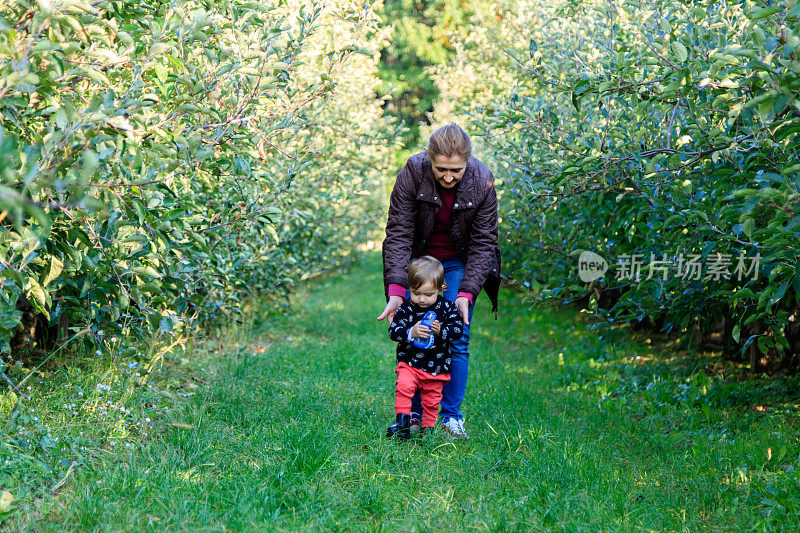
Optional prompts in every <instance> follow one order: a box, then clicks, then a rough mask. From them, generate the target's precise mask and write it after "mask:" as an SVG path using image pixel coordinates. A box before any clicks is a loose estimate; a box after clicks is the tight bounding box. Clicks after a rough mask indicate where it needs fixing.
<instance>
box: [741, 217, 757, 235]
mask: <svg viewBox="0 0 800 533" xmlns="http://www.w3.org/2000/svg"><path fill="white" fill-rule="evenodd" d="M755 227H756V221H755V220H753V219H752V218H748V219H747V220H745V221H744V223H743V224H742V231H743V232H744V234H745V235H747V238H748V239H752V238H753V230H754V229H755Z"/></svg>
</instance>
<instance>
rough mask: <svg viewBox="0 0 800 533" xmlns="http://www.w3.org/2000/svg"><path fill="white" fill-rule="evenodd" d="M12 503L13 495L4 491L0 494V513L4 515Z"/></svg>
mask: <svg viewBox="0 0 800 533" xmlns="http://www.w3.org/2000/svg"><path fill="white" fill-rule="evenodd" d="M13 502H14V495H13V494H11V493H10V492H8V491H7V490H4V491H3V492H2V494H0V512H2V513H5V512H6V511H8V507H9V506H10V505H11V504H12V503H13Z"/></svg>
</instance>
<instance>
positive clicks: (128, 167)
mask: <svg viewBox="0 0 800 533" xmlns="http://www.w3.org/2000/svg"><path fill="white" fill-rule="evenodd" d="M377 24H378V20H377V17H376V16H375V15H374V13H372V12H371V11H369V10H363V9H361V8H359V7H358V6H355V5H352V4H351V3H350V2H347V1H344V0H341V1H335V2H328V3H326V4H325V7H322V6H321V5H317V4H314V3H311V2H292V3H289V5H287V3H285V2H280V1H278V0H275V1H268V2H251V1H243V0H235V1H227V2H212V1H210V0H206V1H201V0H188V1H182V2H169V1H164V0H155V1H153V2H147V3H143V2H123V1H116V0H101V1H98V2H92V3H89V2H85V1H83V0H60V1H41V2H32V1H27V0H10V1H9V2H4V3H3V5H2V7H0V152H2V158H0V271H1V272H2V290H0V317H2V318H0V352H8V351H9V349H11V348H12V346H11V345H10V343H11V340H12V338H14V335H15V332H16V339H17V340H16V341H15V346H14V347H13V348H14V350H15V351H16V350H21V349H23V348H24V347H25V346H26V342H27V344H29V343H30V342H31V340H32V337H36V338H39V337H40V332H35V323H33V322H31V321H32V320H33V318H32V317H34V316H37V315H38V316H39V317H44V320H42V319H41V318H40V319H38V320H39V325H47V326H49V327H50V328H51V329H52V328H55V327H56V326H59V327H60V329H61V330H62V331H61V335H62V338H64V335H65V332H68V333H69V335H70V336H71V337H80V338H81V339H84V340H85V341H88V342H90V343H96V342H99V341H101V340H102V332H103V331H105V334H106V335H108V334H109V333H112V332H114V333H121V334H123V335H131V336H133V337H138V338H142V339H146V338H150V336H151V335H153V334H158V333H165V332H169V331H174V330H175V329H176V328H178V329H180V328H182V327H184V325H185V323H186V322H187V321H189V320H190V319H193V318H199V319H203V320H207V319H212V320H213V319H214V318H216V317H218V316H220V315H223V314H225V315H231V314H235V313H236V312H237V309H238V305H239V303H240V302H241V299H242V297H243V296H246V295H248V294H253V293H255V292H269V293H274V294H280V293H281V292H282V291H284V290H286V289H287V288H288V287H289V286H291V284H292V282H293V280H295V279H297V278H299V277H302V276H308V275H313V274H314V273H317V272H319V271H322V270H325V269H330V268H336V267H338V266H340V265H341V264H342V262H343V261H346V258H347V255H348V253H349V251H350V250H351V249H353V247H354V246H355V244H357V243H358V242H360V241H362V240H363V239H365V238H366V237H367V236H368V232H369V231H370V230H371V228H372V227H373V225H372V224H371V221H372V219H373V218H374V217H376V216H379V215H380V211H381V210H380V209H376V202H380V197H379V195H377V194H372V193H373V192H374V191H377V190H378V184H379V178H380V177H381V175H382V173H383V171H384V170H385V168H384V167H385V164H386V163H385V161H387V160H388V157H387V154H388V153H389V150H390V149H391V140H392V137H391V132H392V126H391V124H389V123H386V122H385V121H384V120H383V118H382V116H381V110H380V103H379V102H378V101H377V100H376V99H375V97H374V87H375V74H374V73H375V70H376V62H377V56H378V54H377V49H376V46H377V45H376V44H373V43H372V41H371V39H370V37H371V36H372V35H373V34H374V33H375V32H376V30H377ZM28 305H29V306H31V307H30V308H28V307H26V306H28ZM32 324H33V325H32ZM26 335H27V337H28V338H27V339H26V338H25V336H26ZM28 347H29V346H28Z"/></svg>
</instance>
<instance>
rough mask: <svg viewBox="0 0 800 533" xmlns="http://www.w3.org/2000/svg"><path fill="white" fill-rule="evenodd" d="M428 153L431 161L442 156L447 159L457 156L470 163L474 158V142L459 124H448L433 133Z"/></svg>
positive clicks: (429, 140)
mask: <svg viewBox="0 0 800 533" xmlns="http://www.w3.org/2000/svg"><path fill="white" fill-rule="evenodd" d="M427 152H428V157H429V158H430V159H431V160H433V159H434V158H435V157H437V156H440V155H443V156H445V157H453V156H456V155H457V156H461V157H463V158H464V160H465V161H469V158H470V157H472V140H471V139H470V138H469V135H467V132H466V131H464V130H463V129H461V126H459V125H458V124H455V123H453V124H447V125H445V126H442V127H440V128H438V129H436V130H435V131H434V132H433V133H431V136H430V137H429V138H428V148H427Z"/></svg>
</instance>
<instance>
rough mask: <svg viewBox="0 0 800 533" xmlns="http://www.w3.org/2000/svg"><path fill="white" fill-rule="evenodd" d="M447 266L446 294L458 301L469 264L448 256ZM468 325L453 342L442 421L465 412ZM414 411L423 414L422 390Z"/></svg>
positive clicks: (470, 308) (418, 415) (461, 415)
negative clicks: (463, 406)
mask: <svg viewBox="0 0 800 533" xmlns="http://www.w3.org/2000/svg"><path fill="white" fill-rule="evenodd" d="M442 266H443V267H444V282H445V283H446V284H447V289H446V290H445V291H444V294H443V296H444V297H445V299H447V300H450V301H451V302H455V301H456V297H457V296H458V287H459V286H460V285H461V278H463V277H464V270H465V268H466V266H467V264H466V262H465V261H464V260H463V259H460V258H455V259H446V260H445V261H442ZM410 297H411V293H410V292H408V293H406V298H410ZM473 308H474V306H470V307H469V323H470V324H472V310H473ZM468 348H469V326H467V325H466V324H465V325H464V335H463V336H462V337H461V338H460V339H457V340H454V341H452V342H451V343H450V359H451V364H450V381H448V382H447V383H445V385H444V388H443V389H442V403H441V407H440V410H439V416H440V417H441V418H442V421H443V422H447V419H448V418H455V419H457V420H461V419H462V418H464V415H463V414H461V402H462V401H464V393H465V392H466V390H467V361H468V360H469V351H468ZM411 413H412V415H414V416H417V417H419V418H422V404H421V403H420V396H419V392H417V394H416V395H414V399H413V400H412V403H411Z"/></svg>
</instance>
